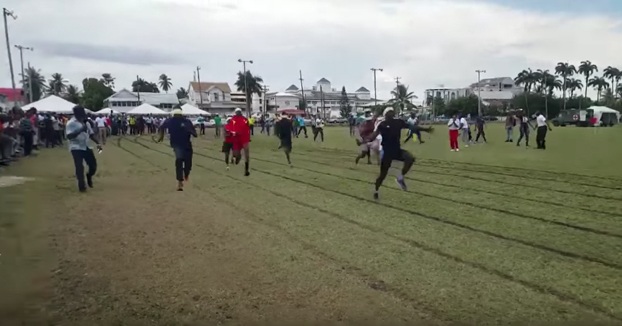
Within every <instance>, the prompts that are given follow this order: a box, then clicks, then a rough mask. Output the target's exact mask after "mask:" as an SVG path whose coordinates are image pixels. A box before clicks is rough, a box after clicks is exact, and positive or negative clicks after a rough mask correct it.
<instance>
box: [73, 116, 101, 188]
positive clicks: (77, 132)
mask: <svg viewBox="0 0 622 326" xmlns="http://www.w3.org/2000/svg"><path fill="white" fill-rule="evenodd" d="M86 119H87V118H86V110H85V109H84V108H83V107H81V106H79V105H77V106H74V107H73V118H71V119H70V120H69V122H67V127H66V133H67V139H68V140H69V150H70V151H71V156H72V157H73V164H74V167H75V171H76V179H78V190H79V191H80V192H86V186H87V185H88V186H89V188H93V176H94V175H95V172H97V160H96V159H95V155H94V154H93V150H92V149H91V148H90V147H89V139H91V140H92V141H93V142H94V143H95V144H97V149H98V150H100V151H101V149H102V148H101V145H100V143H99V142H98V141H97V137H96V136H95V133H94V132H93V128H92V127H91V124H89V123H88V122H87V120H86ZM83 162H84V163H86V165H87V166H88V168H89V170H88V171H87V173H86V184H85V183H84V165H83Z"/></svg>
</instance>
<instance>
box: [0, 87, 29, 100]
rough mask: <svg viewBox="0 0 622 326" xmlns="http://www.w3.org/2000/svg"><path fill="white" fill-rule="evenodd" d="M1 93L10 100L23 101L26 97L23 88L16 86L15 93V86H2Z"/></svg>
mask: <svg viewBox="0 0 622 326" xmlns="http://www.w3.org/2000/svg"><path fill="white" fill-rule="evenodd" d="M0 94H2V95H4V96H6V98H7V101H9V102H21V101H22V100H23V99H24V96H22V89H21V88H16V89H15V93H13V88H0Z"/></svg>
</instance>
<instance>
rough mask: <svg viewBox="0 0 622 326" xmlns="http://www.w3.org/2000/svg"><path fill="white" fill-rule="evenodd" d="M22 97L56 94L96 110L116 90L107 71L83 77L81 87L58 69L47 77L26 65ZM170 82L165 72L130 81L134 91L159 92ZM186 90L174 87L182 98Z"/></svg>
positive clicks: (171, 85) (28, 98)
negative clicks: (150, 78) (153, 79)
mask: <svg viewBox="0 0 622 326" xmlns="http://www.w3.org/2000/svg"><path fill="white" fill-rule="evenodd" d="M22 79H23V80H22V88H23V92H24V94H23V95H24V97H25V98H26V99H27V100H30V99H32V102H36V101H38V100H40V99H41V98H43V97H45V96H48V95H56V96H59V97H62V98H64V99H66V100H67V101H69V102H72V103H75V104H80V105H82V106H84V107H86V108H88V109H90V110H93V111H98V110H101V109H102V108H103V105H104V100H105V99H106V98H108V97H110V96H112V95H113V94H114V93H115V91H114V88H115V79H116V78H114V77H112V75H111V74H109V73H103V74H102V75H101V77H99V78H93V77H87V78H84V79H83V80H82V85H81V86H82V87H80V86H78V85H72V84H69V83H68V81H67V80H66V79H65V78H64V77H63V75H62V74H61V73H53V74H52V75H51V77H50V79H48V80H46V78H45V76H44V75H43V74H42V73H41V70H39V69H37V68H35V67H28V68H27V69H26V70H25V71H24V76H23V77H22ZM172 87H173V83H172V81H171V78H170V77H168V76H167V75H166V74H161V75H160V77H159V80H158V82H157V83H153V82H148V81H146V80H144V79H142V78H138V79H137V80H136V81H134V82H132V91H133V92H145V93H146V92H149V93H159V92H160V90H162V91H164V92H167V93H168V92H169V91H170V90H172ZM187 96H188V92H187V91H186V90H185V89H184V88H183V87H181V88H179V89H178V90H177V97H178V98H180V99H181V98H185V97H187Z"/></svg>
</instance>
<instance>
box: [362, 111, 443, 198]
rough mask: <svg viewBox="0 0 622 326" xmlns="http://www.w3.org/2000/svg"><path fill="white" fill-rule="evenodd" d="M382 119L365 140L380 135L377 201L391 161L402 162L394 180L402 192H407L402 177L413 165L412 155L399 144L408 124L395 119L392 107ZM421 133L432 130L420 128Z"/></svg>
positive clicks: (375, 194)
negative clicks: (380, 152) (380, 149)
mask: <svg viewBox="0 0 622 326" xmlns="http://www.w3.org/2000/svg"><path fill="white" fill-rule="evenodd" d="M384 118H385V120H384V121H382V122H380V124H378V126H377V128H376V130H375V131H374V132H373V133H372V135H371V136H369V137H368V138H367V139H366V141H368V142H369V141H373V140H374V139H376V138H377V137H378V136H379V135H382V150H383V153H382V155H381V158H380V175H379V176H378V178H377V179H376V187H375V191H374V199H378V191H379V190H380V186H381V185H382V182H383V181H384V179H385V178H386V177H387V174H388V173H389V169H390V168H391V164H392V163H393V161H402V162H404V166H403V167H402V173H400V174H399V175H398V176H397V179H396V182H397V184H398V185H399V186H400V188H402V190H404V191H406V190H407V187H406V183H405V182H404V175H405V174H406V173H408V171H409V170H410V168H411V167H412V165H413V164H414V163H415V158H414V157H413V155H412V154H410V153H409V152H408V151H405V150H403V149H402V147H401V142H400V137H401V135H402V129H407V128H408V124H407V123H406V122H405V121H404V120H402V119H395V111H394V110H393V108H392V107H387V108H386V109H385V110H384ZM421 131H425V132H432V131H433V129H432V128H431V127H430V128H421Z"/></svg>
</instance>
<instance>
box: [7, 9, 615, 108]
mask: <svg viewBox="0 0 622 326" xmlns="http://www.w3.org/2000/svg"><path fill="white" fill-rule="evenodd" d="M5 2H6V1H5ZM6 6H7V7H8V8H10V9H12V10H15V12H16V13H17V14H18V15H19V19H18V20H16V21H10V22H9V24H10V26H9V28H10V32H11V41H12V44H22V45H26V46H34V47H35V52H34V53H27V54H26V58H27V59H26V60H28V61H30V62H31V63H32V64H33V65H34V66H36V67H37V68H39V69H41V70H42V72H43V73H44V74H45V75H47V76H49V75H50V74H51V73H54V72H61V73H63V74H64V75H65V76H66V78H67V79H69V80H70V81H71V82H72V83H75V84H79V82H80V80H81V79H82V78H83V77H86V76H94V75H99V74H100V73H103V72H108V73H112V74H113V76H116V77H117V85H118V86H117V87H122V86H129V85H130V84H131V81H132V80H134V79H135V78H136V75H140V76H141V77H143V78H146V79H150V80H154V81H155V79H156V78H157V76H158V75H159V74H161V73H167V74H168V75H169V76H170V77H171V78H172V79H173V83H174V86H175V87H186V86H187V83H188V81H190V79H192V72H193V70H194V68H195V67H196V66H197V65H200V66H201V67H202V70H201V77H202V78H201V79H202V80H213V81H229V82H232V81H233V80H234V78H235V73H236V72H237V71H238V70H240V69H241V67H240V64H239V63H238V62H237V59H238V58H244V59H253V60H254V61H255V64H253V65H251V66H250V67H249V69H250V70H252V71H253V72H254V73H256V74H258V75H261V76H262V77H263V78H264V80H265V81H266V83H267V84H268V85H270V86H271V89H273V90H277V89H279V90H282V89H284V88H285V87H287V86H289V85H290V84H292V83H296V84H297V83H298V80H297V79H298V71H299V69H301V70H302V71H303V74H304V78H305V84H307V85H308V84H311V83H314V82H315V81H316V80H318V79H319V78H321V77H326V78H328V79H329V80H331V81H332V82H333V85H334V87H336V88H340V87H341V86H342V85H346V87H347V88H348V89H350V90H354V89H356V88H358V87H360V86H366V87H367V88H369V89H372V88H373V78H372V76H373V75H372V72H371V71H370V70H369V69H370V68H371V67H381V68H384V72H382V73H380V74H379V75H378V79H377V80H378V92H379V96H380V97H387V96H388V93H389V91H390V89H392V87H393V86H394V85H395V81H394V79H393V78H394V77H396V76H399V77H402V79H401V82H403V83H405V84H407V85H410V89H411V90H413V91H415V92H416V94H417V95H419V96H420V98H422V96H421V94H422V92H423V90H424V89H425V88H428V87H436V86H438V85H439V84H444V85H445V86H447V87H464V86H467V85H468V84H470V83H472V82H473V81H474V80H475V79H476V74H475V70H476V69H485V70H487V72H488V73H487V74H486V76H487V77H493V76H515V75H516V74H517V73H518V72H519V71H520V70H522V69H524V68H527V67H531V68H533V69H538V68H544V69H551V70H552V69H553V68H554V66H555V64H556V63H557V62H559V61H569V62H571V63H574V64H575V65H578V64H579V62H580V61H581V60H586V59H589V60H591V61H592V62H594V63H596V64H597V65H599V68H601V70H602V68H604V67H605V66H607V65H613V66H619V67H622V57H620V56H619V55H618V54H619V53H621V52H622V44H621V43H620V42H617V41H616V40H620V39H622V29H621V28H620V26H621V25H622V20H620V19H619V18H611V17H608V16H606V15H604V14H603V15H598V14H590V15H586V14H576V15H574V14H570V13H562V14H545V13H539V12H535V11H533V12H530V11H527V10H518V9H513V8H509V7H503V6H499V5H494V4H490V3H484V2H475V1H468V0H459V1H458V0H456V1H432V0H359V1H352V0H348V1H346V0H333V1H329V0H296V1H285V0H262V1H259V0H108V1H103V0H101V1H95V0H94V1H80V0H8V3H6ZM71 44H81V45H80V46H76V47H75V49H74V48H72V49H67V50H66V51H63V47H71ZM89 51H90V52H89ZM0 53H2V56H0V60H1V62H2V65H3V68H7V69H3V70H2V71H3V72H6V73H3V74H2V75H1V76H0V85H2V86H9V85H10V80H9V74H8V64H7V59H6V53H5V52H0ZM124 53H125V54H126V55H125V57H127V58H125V57H124ZM13 54H14V56H13V59H14V67H15V68H16V69H17V68H18V67H19V56H18V53H17V52H16V51H13ZM106 60H108V61H106ZM136 61H142V62H136ZM18 78H19V77H17V75H16V79H18Z"/></svg>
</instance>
